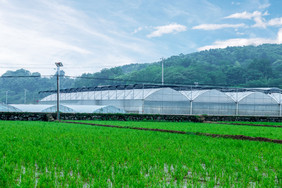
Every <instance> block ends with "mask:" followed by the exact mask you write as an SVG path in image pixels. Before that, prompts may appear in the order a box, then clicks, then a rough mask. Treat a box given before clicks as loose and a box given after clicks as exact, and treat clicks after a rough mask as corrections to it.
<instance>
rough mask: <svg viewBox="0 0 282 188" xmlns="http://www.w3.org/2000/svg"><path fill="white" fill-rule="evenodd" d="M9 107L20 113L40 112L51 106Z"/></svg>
mask: <svg viewBox="0 0 282 188" xmlns="http://www.w3.org/2000/svg"><path fill="white" fill-rule="evenodd" d="M10 106H12V107H14V108H16V109H18V110H19V111H21V112H42V111H43V110H44V109H46V108H49V107H51V106H52V105H46V104H11V105H10Z"/></svg>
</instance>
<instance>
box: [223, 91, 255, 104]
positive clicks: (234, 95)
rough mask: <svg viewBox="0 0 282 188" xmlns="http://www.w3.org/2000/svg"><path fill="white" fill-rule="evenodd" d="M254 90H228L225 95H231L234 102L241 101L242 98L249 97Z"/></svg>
mask: <svg viewBox="0 0 282 188" xmlns="http://www.w3.org/2000/svg"><path fill="white" fill-rule="evenodd" d="M253 93H254V92H249V91H247V92H226V93H225V95H227V96H229V97H230V98H231V99H232V100H233V101H234V102H240V101H241V100H242V99H244V98H245V97H247V96H248V95H250V94H253Z"/></svg>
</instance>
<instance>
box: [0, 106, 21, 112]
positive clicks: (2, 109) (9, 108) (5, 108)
mask: <svg viewBox="0 0 282 188" xmlns="http://www.w3.org/2000/svg"><path fill="white" fill-rule="evenodd" d="M0 112H20V110H19V109H18V108H15V107H13V106H11V105H6V104H0Z"/></svg>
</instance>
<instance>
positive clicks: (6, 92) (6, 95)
mask: <svg viewBox="0 0 282 188" xmlns="http://www.w3.org/2000/svg"><path fill="white" fill-rule="evenodd" d="M8 92H9V91H6V105H7V104H8Z"/></svg>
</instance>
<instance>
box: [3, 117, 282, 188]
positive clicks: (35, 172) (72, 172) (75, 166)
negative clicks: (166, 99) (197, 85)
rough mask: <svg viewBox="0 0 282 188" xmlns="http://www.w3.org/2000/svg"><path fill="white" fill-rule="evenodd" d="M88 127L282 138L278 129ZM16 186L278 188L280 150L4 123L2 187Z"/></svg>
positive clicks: (150, 124) (113, 131)
mask: <svg viewBox="0 0 282 188" xmlns="http://www.w3.org/2000/svg"><path fill="white" fill-rule="evenodd" d="M80 122H86V121H80ZM87 122H88V123H98V124H104V125H107V124H108V125H118V126H126V127H131V126H132V127H143V128H156V129H167V130H180V131H187V132H202V133H214V134H229V135H245V136H252V137H265V138H271V139H278V140H281V139H282V132H281V131H282V130H281V129H282V128H280V127H254V126H243V125H223V124H205V123H178V122H177V123H176V122H173V123H172V122H120V121H90V122H89V121H87ZM280 125H281V123H280ZM17 186H18V187H281V186H282V145H281V144H277V143H271V142H259V141H243V140H234V139H227V138H213V137H207V136H199V135H193V134H174V133H165V132H154V131H142V130H132V129H118V128H110V127H98V126H91V125H81V124H67V123H58V122H23V121H22V122H19V121H0V187H17Z"/></svg>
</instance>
